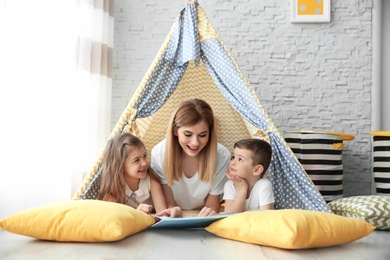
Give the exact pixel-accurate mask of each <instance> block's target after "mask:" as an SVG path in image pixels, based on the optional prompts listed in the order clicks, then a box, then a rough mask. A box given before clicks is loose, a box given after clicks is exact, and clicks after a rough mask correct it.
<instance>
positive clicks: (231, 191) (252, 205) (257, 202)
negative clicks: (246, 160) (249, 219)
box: [223, 178, 275, 210]
mask: <svg viewBox="0 0 390 260" xmlns="http://www.w3.org/2000/svg"><path fill="white" fill-rule="evenodd" d="M236 196H237V188H236V186H235V185H234V182H233V181H231V180H228V181H227V182H226V183H225V188H224V195H223V199H224V200H234V198H235V197H236ZM274 202H275V199H274V193H273V190H272V184H271V181H270V180H268V179H267V178H261V179H259V180H258V181H257V182H256V183H255V186H253V188H252V191H251V194H250V195H249V198H248V199H247V200H246V202H245V210H254V209H259V208H260V206H263V205H267V204H271V203H274Z"/></svg>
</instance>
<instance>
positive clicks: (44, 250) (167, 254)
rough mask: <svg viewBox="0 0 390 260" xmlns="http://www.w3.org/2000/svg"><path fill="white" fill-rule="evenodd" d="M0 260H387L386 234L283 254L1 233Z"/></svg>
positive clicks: (160, 236) (147, 235)
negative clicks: (44, 238) (68, 240)
mask: <svg viewBox="0 0 390 260" xmlns="http://www.w3.org/2000/svg"><path fill="white" fill-rule="evenodd" d="M0 259H1V260H5V259H39V260H41V259H83V260H84V259H137V260H143V259H158V260H160V259H170V260H174V259H185V260H190V259H224V260H226V259H235V260H237V259H258V260H259V259H288V260H294V259H332V260H333V259H334V260H342V259H348V260H350V259H352V260H358V259H367V260H382V259H383V260H385V259H386V260H389V259H390V231H379V230H375V231H374V232H372V233H371V234H370V235H368V236H367V237H364V238H362V239H360V240H357V241H354V242H352V243H349V244H345V245H341V246H334V247H327V248H319V249H305V250H284V249H278V248H272V247H264V246H257V245H251V244H246V243H241V242H237V241H232V240H227V239H223V238H219V237H217V236H215V235H213V234H211V233H209V232H207V231H205V230H203V229H182V230H147V231H142V232H140V233H138V234H135V235H132V236H130V237H127V238H125V239H123V240H121V241H117V242H110V243H62V242H51V241H42V240H37V239H33V238H29V237H25V236H20V235H15V234H12V233H9V232H7V231H4V230H0Z"/></svg>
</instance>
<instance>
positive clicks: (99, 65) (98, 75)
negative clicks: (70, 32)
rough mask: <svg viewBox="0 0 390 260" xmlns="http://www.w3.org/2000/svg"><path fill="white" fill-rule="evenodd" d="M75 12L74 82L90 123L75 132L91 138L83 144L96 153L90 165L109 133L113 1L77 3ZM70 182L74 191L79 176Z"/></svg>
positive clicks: (95, 0) (91, 157)
mask: <svg viewBox="0 0 390 260" xmlns="http://www.w3.org/2000/svg"><path fill="white" fill-rule="evenodd" d="M77 12H78V15H77V18H78V19H77V30H78V33H77V34H78V35H77V44H76V65H77V73H76V74H77V82H78V85H79V89H80V92H79V94H80V95H81V96H82V98H83V99H84V100H86V105H87V106H88V108H87V112H86V114H85V116H86V117H88V120H89V121H91V122H92V123H91V124H90V126H89V127H88V128H87V129H85V128H84V129H80V130H79V131H81V132H82V133H83V134H88V135H89V136H91V137H92V138H90V139H89V140H87V141H88V142H90V143H89V144H86V145H88V146H89V147H93V150H94V151H96V153H93V154H92V153H91V154H90V155H89V160H90V165H92V163H93V162H94V161H95V160H96V157H97V156H98V154H99V153H98V152H99V150H101V149H103V148H104V145H105V142H106V141H107V138H108V137H109V135H110V133H111V125H110V118H111V92H112V76H111V71H112V50H113V38H114V0H77ZM90 165H89V166H90ZM84 174H85V172H84ZM73 179H75V180H76V183H73V186H74V187H73V188H75V187H76V186H78V185H79V183H78V180H80V179H82V176H73Z"/></svg>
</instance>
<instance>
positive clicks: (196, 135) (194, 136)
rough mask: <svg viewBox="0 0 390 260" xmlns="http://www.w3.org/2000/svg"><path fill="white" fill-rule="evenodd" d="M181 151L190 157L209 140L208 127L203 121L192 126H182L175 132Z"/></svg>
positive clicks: (195, 154) (197, 152) (196, 153)
mask: <svg viewBox="0 0 390 260" xmlns="http://www.w3.org/2000/svg"><path fill="white" fill-rule="evenodd" d="M175 135H176V136H177V138H178V140H179V144H180V146H181V148H182V149H183V151H184V152H185V153H186V154H187V155H188V156H191V157H194V156H197V155H198V154H199V152H200V151H202V149H203V148H204V147H205V146H206V145H207V142H208V141H209V136H210V132H209V127H208V125H207V124H206V122H205V121H200V122H199V123H197V124H196V125H193V126H183V127H180V128H179V129H178V130H177V133H175Z"/></svg>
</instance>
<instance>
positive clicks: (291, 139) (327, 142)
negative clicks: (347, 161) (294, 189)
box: [284, 130, 353, 202]
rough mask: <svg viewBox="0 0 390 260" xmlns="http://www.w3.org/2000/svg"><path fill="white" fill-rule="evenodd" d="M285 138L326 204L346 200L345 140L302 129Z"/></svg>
mask: <svg viewBox="0 0 390 260" xmlns="http://www.w3.org/2000/svg"><path fill="white" fill-rule="evenodd" d="M284 139H285V140H286V142H287V143H288V145H289V146H290V148H291V150H292V151H293V152H294V154H295V156H296V157H297V159H298V160H299V162H300V163H301V165H302V167H303V168H304V169H305V171H306V173H307V174H308V175H309V177H310V179H311V180H312V182H313V183H314V185H315V186H316V187H317V189H318V190H319V191H320V193H321V194H322V196H323V198H324V199H325V201H327V202H330V201H333V200H335V199H339V198H342V197H343V158H342V150H343V148H344V144H343V137H342V136H341V135H339V134H333V133H323V132H317V131H306V130H300V131H289V132H286V133H285V134H284ZM352 139H353V138H352Z"/></svg>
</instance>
